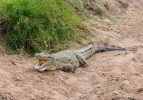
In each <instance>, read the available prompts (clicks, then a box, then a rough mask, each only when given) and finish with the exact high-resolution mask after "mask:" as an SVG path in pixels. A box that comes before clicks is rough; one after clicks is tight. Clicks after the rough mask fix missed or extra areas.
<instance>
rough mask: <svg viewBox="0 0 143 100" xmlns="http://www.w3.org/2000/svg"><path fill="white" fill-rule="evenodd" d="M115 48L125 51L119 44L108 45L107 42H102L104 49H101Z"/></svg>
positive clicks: (110, 49) (113, 49)
mask: <svg viewBox="0 0 143 100" xmlns="http://www.w3.org/2000/svg"><path fill="white" fill-rule="evenodd" d="M115 50H122V51H125V50H126V49H125V48H122V47H120V46H115V45H108V44H107V43H104V49H103V51H115Z"/></svg>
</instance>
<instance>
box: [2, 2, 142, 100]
mask: <svg viewBox="0 0 143 100" xmlns="http://www.w3.org/2000/svg"><path fill="white" fill-rule="evenodd" d="M123 1H124V0H123ZM127 1H128V0H127ZM142 5H143V4H142V1H141V0H137V2H135V5H130V7H128V9H127V10H126V11H125V12H124V14H122V15H121V14H120V15H118V24H109V25H108V27H107V28H104V29H98V28H97V27H96V24H95V23H94V22H90V23H89V24H88V25H89V27H90V28H91V31H92V32H93V33H94V32H95V33H97V37H98V38H100V40H102V41H108V42H110V43H111V44H115V45H119V46H121V47H125V48H126V49H127V50H126V51H112V52H102V53H97V54H95V55H94V56H93V57H91V58H90V59H88V63H89V67H88V68H84V69H83V68H78V69H77V71H76V72H75V73H74V74H73V73H67V72H63V71H59V70H57V71H46V72H43V73H39V72H37V71H36V70H35V69H34V66H35V63H36V59H35V58H34V57H28V58H25V57H22V56H20V55H8V54H6V53H5V52H4V51H3V49H2V47H0V78H1V79H0V100H143V7H142ZM106 21H107V20H106Z"/></svg>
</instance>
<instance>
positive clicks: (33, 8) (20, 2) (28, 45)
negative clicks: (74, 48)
mask: <svg viewBox="0 0 143 100" xmlns="http://www.w3.org/2000/svg"><path fill="white" fill-rule="evenodd" d="M0 3H1V5H2V11H3V13H5V14H6V15H7V19H5V20H7V21H6V22H7V23H9V24H7V27H8V28H7V32H8V34H7V37H8V43H9V44H10V47H11V48H12V49H20V48H25V50H32V51H35V52H39V51H41V50H48V51H57V50H60V49H63V47H62V46H59V45H61V44H62V45H64V44H68V40H69V38H70V39H74V37H76V36H77V34H76V30H77V28H76V26H77V25H79V24H80V21H81V19H80V17H78V16H77V15H76V13H75V12H74V10H73V9H72V8H70V7H69V5H68V3H67V0H0ZM1 16H2V15H1Z"/></svg>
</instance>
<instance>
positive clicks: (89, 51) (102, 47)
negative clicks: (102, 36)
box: [77, 43, 126, 59]
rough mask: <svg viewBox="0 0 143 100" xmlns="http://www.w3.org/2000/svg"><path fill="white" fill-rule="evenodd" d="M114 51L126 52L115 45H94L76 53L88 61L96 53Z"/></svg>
mask: <svg viewBox="0 0 143 100" xmlns="http://www.w3.org/2000/svg"><path fill="white" fill-rule="evenodd" d="M115 50H123V51H124V50H126V49H125V48H121V47H119V46H115V45H108V44H107V43H95V44H89V45H87V46H85V47H83V48H81V49H79V50H77V52H80V53H81V54H82V56H83V57H84V58H85V59H88V58H89V57H91V56H92V55H94V54H95V53H97V52H103V51H115Z"/></svg>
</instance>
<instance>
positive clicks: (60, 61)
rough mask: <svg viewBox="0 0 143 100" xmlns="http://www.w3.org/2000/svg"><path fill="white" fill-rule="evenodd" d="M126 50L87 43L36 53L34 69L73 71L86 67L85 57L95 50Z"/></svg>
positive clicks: (113, 46)
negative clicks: (80, 45)
mask: <svg viewBox="0 0 143 100" xmlns="http://www.w3.org/2000/svg"><path fill="white" fill-rule="evenodd" d="M114 50H126V49H125V48H121V47H118V46H115V45H108V44H106V43H95V44H89V45H87V46H85V47H83V48H81V49H79V50H64V51H60V52H57V53H53V54H48V53H43V52H42V53H36V54H35V56H36V57H37V59H38V63H37V64H36V66H35V69H37V70H38V71H45V70H63V71H67V72H73V73H74V72H75V70H76V68H78V67H82V68H84V67H88V66H89V65H88V64H87V61H86V59H88V58H89V57H91V56H92V55H94V54H95V53H97V52H103V51H114Z"/></svg>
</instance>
